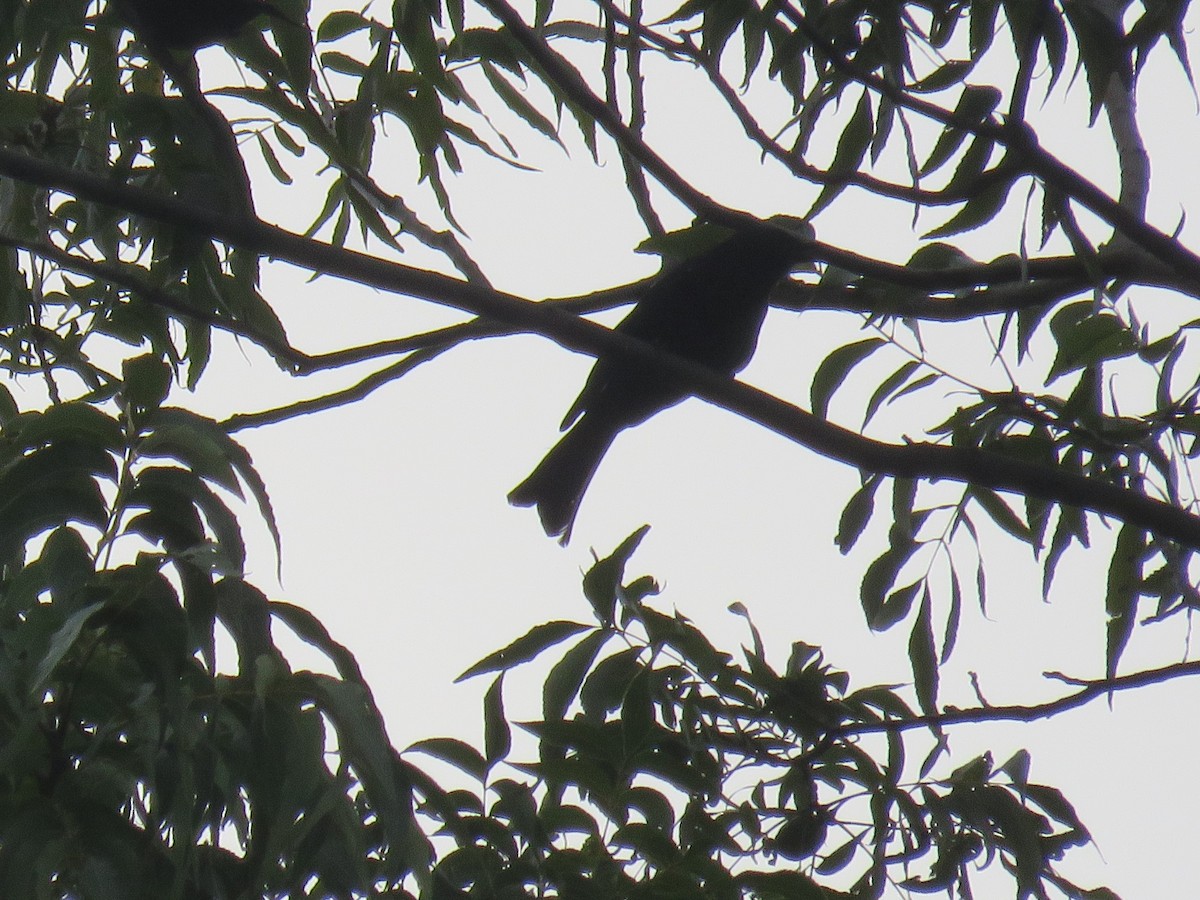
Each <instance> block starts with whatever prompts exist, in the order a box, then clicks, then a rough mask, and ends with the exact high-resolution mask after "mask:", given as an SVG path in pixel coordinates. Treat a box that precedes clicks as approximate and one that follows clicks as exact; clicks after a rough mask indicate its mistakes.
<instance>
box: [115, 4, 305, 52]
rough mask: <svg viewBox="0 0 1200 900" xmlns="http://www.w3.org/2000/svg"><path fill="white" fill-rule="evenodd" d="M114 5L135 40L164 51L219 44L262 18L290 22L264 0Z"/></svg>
mask: <svg viewBox="0 0 1200 900" xmlns="http://www.w3.org/2000/svg"><path fill="white" fill-rule="evenodd" d="M116 6H117V11H118V13H120V15H121V18H123V19H124V20H125V21H126V22H128V23H129V25H130V27H132V28H133V30H134V31H135V32H136V33H137V35H138V37H140V38H141V39H142V40H144V41H145V42H146V43H148V44H151V45H153V46H154V47H157V48H165V49H167V50H185V51H192V50H196V49H199V48H200V47H206V46H208V45H209V44H217V43H220V42H221V41H224V40H228V39H229V38H232V37H236V36H237V33H238V32H239V31H241V30H242V28H244V27H245V26H246V25H247V24H249V22H250V20H252V19H254V18H256V17H257V16H261V15H272V16H275V17H276V18H279V19H285V20H286V21H291V20H290V19H286V17H285V16H284V15H283V14H282V13H281V12H279V10H277V9H276V8H275V7H273V6H272V5H271V4H270V3H267V2H265V0H116Z"/></svg>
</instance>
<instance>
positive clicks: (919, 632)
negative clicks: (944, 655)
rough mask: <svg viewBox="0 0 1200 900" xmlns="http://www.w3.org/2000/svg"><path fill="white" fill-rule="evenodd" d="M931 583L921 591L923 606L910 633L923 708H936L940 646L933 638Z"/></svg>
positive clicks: (927, 710)
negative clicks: (938, 652) (938, 651)
mask: <svg viewBox="0 0 1200 900" xmlns="http://www.w3.org/2000/svg"><path fill="white" fill-rule="evenodd" d="M930 607H931V600H930V596H929V586H928V584H926V585H925V589H924V591H923V592H922V595H921V606H920V607H919V608H918V610H917V618H916V621H914V622H913V627H912V632H911V633H910V634H909V637H908V660H909V662H910V663H911V664H912V672H913V687H914V688H915V689H916V692H917V703H918V704H919V705H920V707H921V710H922V712H925V713H927V714H930V715H932V714H934V713H936V712H937V694H938V660H937V647H936V646H935V645H934V640H933V616H932V611H931V608H930Z"/></svg>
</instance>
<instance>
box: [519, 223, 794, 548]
mask: <svg viewBox="0 0 1200 900" xmlns="http://www.w3.org/2000/svg"><path fill="white" fill-rule="evenodd" d="M811 240H812V228H811V226H810V225H809V224H808V223H807V222H806V221H805V220H803V219H800V218H797V217H795V216H782V215H780V216H773V217H771V218H770V219H768V220H766V221H760V220H753V219H751V220H748V221H746V222H744V223H743V224H741V225H740V226H739V227H738V228H737V229H736V230H734V232H733V234H732V235H730V236H729V237H727V238H725V239H724V240H722V241H721V242H720V243H718V244H716V245H715V246H713V247H711V248H710V249H708V250H706V251H704V252H702V253H699V254H697V255H694V256H692V257H690V258H688V259H685V260H683V261H682V262H680V263H678V264H676V265H674V266H672V267H668V268H666V269H665V271H664V272H663V274H661V275H660V276H659V277H658V278H656V279H655V280H654V281H653V283H652V284H651V285H650V287H649V288H648V289H647V290H646V292H645V294H643V295H642V297H641V298H640V299H639V300H638V302H637V303H636V304H635V305H634V307H633V309H632V310H631V311H630V312H629V314H628V315H627V316H626V317H625V318H624V319H622V320H621V322H620V323H619V324H618V325H617V326H616V331H618V332H620V333H622V334H625V335H628V336H629V337H632V338H637V339H639V340H641V341H644V342H646V343H648V344H651V345H653V346H654V347H656V348H658V349H660V350H663V351H665V352H667V353H671V354H674V355H675V356H680V357H683V358H684V359H687V360H690V361H692V362H694V363H699V364H701V365H703V366H706V367H708V368H710V369H712V370H713V371H714V372H718V373H720V374H722V375H727V376H732V375H733V374H734V373H736V372H740V371H741V370H742V369H743V368H745V366H746V364H747V363H749V362H750V358H751V357H752V356H753V355H754V350H755V346H756V345H757V343H758V333H759V331H760V329H761V328H762V324H763V320H764V319H765V318H766V314H767V306H768V298H769V296H770V293H771V290H772V288H774V287H775V285H776V284H777V283H778V282H779V281H780V280H782V279H783V278H784V277H785V276H786V275H787V274H788V273H789V272H791V271H792V270H793V269H795V268H797V267H798V266H799V265H800V264H801V263H803V262H806V261H808V258H809V257H811V250H810V249H809V244H810V242H811ZM691 393H692V390H691V388H690V386H689V385H688V384H687V382H686V380H684V379H681V378H678V377H676V376H673V375H671V374H669V373H667V372H664V371H662V370H661V369H660V368H659V367H657V366H654V365H653V364H650V363H641V362H637V361H632V360H630V359H628V358H627V357H625V356H621V357H609V356H606V355H601V356H600V357H599V358H598V359H597V360H596V362H595V364H594V365H593V367H592V371H591V373H590V374H589V375H588V378H587V381H586V382H585V383H584V386H583V390H582V391H580V393H579V396H578V397H577V398H576V400H575V402H574V404H572V406H571V408H570V409H569V410H568V411H567V414H566V417H565V418H564V419H563V421H562V425H561V426H560V431H564V432H566V433H565V434H564V435H563V437H562V438H561V439H560V440H559V441H558V443H557V444H555V445H554V447H552V448H551V450H550V452H549V453H547V454H546V456H545V458H544V459H542V461H541V462H540V463H539V464H538V466H537V467H536V468H535V469H534V470H533V472H532V473H531V474H530V475H529V477H528V478H526V479H525V480H524V481H523V482H521V483H520V484H519V485H517V487H515V488H514V489H513V490H512V491H511V492H510V493H509V495H508V501H509V503H511V504H513V505H514V506H533V507H536V508H537V511H538V515H539V517H540V519H541V522H542V527H543V529H544V530H545V532H546V534H547V535H548V536H549V537H557V538H558V539H559V543H561V544H564V545H565V544H567V543H568V542H569V541H570V539H571V529H572V526H573V525H574V522H575V515H576V513H577V512H578V510H579V505H580V503H581V502H582V500H583V495H584V493H585V492H586V491H587V487H588V484H589V483H590V482H591V480H592V476H593V475H595V473H596V470H597V468H598V467H599V465H600V461H601V460H602V459H603V457H604V454H605V453H606V452H607V450H608V448H609V446H610V445H611V444H612V442H613V440H614V439H615V438H616V436H617V435H618V434H620V433H621V432H622V431H624V430H625V429H626V428H630V427H632V426H635V425H639V424H641V423H642V422H644V421H646V420H647V419H649V418H650V417H651V416H653V415H654V414H655V413H658V412H660V411H662V410H664V409H667V408H668V407H671V406H674V405H675V404H676V403H679V402H680V401H681V400H683V399H685V398H686V397H688V396H690V395H691Z"/></svg>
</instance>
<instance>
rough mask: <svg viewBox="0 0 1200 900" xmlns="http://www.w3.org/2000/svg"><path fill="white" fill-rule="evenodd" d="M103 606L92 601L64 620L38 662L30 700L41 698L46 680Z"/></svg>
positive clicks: (31, 685) (31, 686)
mask: <svg viewBox="0 0 1200 900" xmlns="http://www.w3.org/2000/svg"><path fill="white" fill-rule="evenodd" d="M103 608H104V604H103V603H90V604H88V605H87V606H85V607H83V608H82V609H78V610H76V611H75V612H74V613H72V614H71V615H70V616H69V617H68V618H67V620H66V621H65V622H63V624H62V627H60V628H59V629H58V630H57V631H55V633H54V636H53V637H52V638H51V639H50V646H49V647H48V648H47V649H46V652H45V654H44V655H43V656H42V658H41V660H40V661H39V662H38V667H37V673H36V674H35V675H34V677H33V682H32V683H31V684H30V691H29V698H30V700H33V701H40V700H41V696H42V693H43V692H44V690H45V687H46V682H47V681H49V680H50V676H51V675H53V674H54V670H55V669H56V668H58V664H59V663H60V662H62V661H63V659H64V658H65V657H66V655H67V654H68V653H70V652H71V650H72V649H73V648H74V647H75V643H76V641H78V640H79V635H80V634H81V633H82V632H83V627H84V626H85V625H86V624H87V623H88V620H89V619H91V618H92V616H94V615H95V614H96V613H97V612H99V611H100V610H101V609H103Z"/></svg>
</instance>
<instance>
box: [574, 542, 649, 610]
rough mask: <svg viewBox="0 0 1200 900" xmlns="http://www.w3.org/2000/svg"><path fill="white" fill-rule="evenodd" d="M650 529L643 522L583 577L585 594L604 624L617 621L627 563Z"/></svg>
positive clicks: (597, 561)
mask: <svg viewBox="0 0 1200 900" xmlns="http://www.w3.org/2000/svg"><path fill="white" fill-rule="evenodd" d="M649 532H650V526H649V525H643V526H642V527H641V528H639V529H638V530H637V531H635V532H633V534H631V535H629V537H627V538H625V540H623V541H621V543H620V544H619V545H618V546H617V549H615V550H614V551H613V552H612V553H611V554H609V555H608V556H606V557H605V558H604V559H598V560H596V562H595V563H594V564H593V565H592V567H591V568H590V569H588V571H587V572H586V573H585V574H584V576H583V595H584V596H585V597H586V598H587V600H588V602H589V603H590V604H592V609H593V610H594V611H595V613H596V618H597V619H598V620H599V621H600V624H602V625H604V626H606V627H611V626H612V625H613V623H614V622H615V621H616V612H617V603H618V602H619V600H620V597H621V594H622V582H623V581H624V579H625V566H626V564H627V563H628V562H629V559H630V557H631V556H633V553H634V551H635V550H637V548H638V545H639V544H640V543H641V542H642V539H643V538H644V537H645V536H646V535H647V534H648V533H649Z"/></svg>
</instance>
